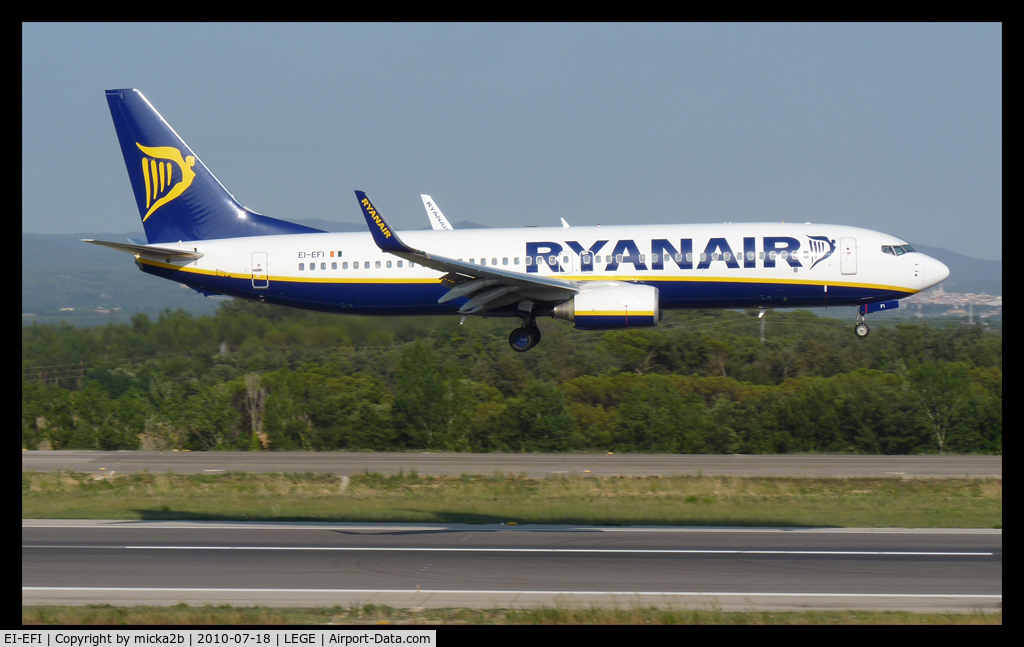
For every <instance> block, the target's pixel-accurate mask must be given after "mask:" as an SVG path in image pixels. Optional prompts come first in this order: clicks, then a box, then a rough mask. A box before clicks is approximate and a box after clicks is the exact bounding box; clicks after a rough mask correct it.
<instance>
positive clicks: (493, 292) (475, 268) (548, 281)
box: [356, 191, 579, 314]
mask: <svg viewBox="0 0 1024 647" xmlns="http://www.w3.org/2000/svg"><path fill="white" fill-rule="evenodd" d="M356 198H357V199H358V200H359V206H360V207H362V210H363V216H364V217H365V218H366V224H367V225H368V226H369V228H370V234H371V235H372V236H373V242H375V243H376V244H377V247H379V248H380V249H381V250H382V251H385V252H388V253H390V254H394V255H395V256H398V257H399V258H404V259H405V260H407V261H410V262H413V263H419V264H420V265H423V266H424V267H429V268H431V269H434V270H438V271H439V272H447V275H446V276H445V277H444V278H443V279H442V281H444V282H446V283H451V286H452V287H451V289H450V290H449V291H448V293H447V294H445V295H444V296H442V297H441V298H440V299H438V303H444V302H446V301H450V300H452V299H455V298H458V297H461V296H470V295H472V296H471V297H470V300H469V301H468V302H466V303H465V304H464V305H463V306H462V307H460V308H459V312H462V313H465V314H481V313H483V312H485V311H487V310H490V309H492V308H497V307H499V306H503V305H508V304H510V303H515V302H517V301H523V300H534V301H550V302H555V303H561V302H562V301H565V300H566V299H569V298H571V297H572V296H573V295H575V294H577V293H578V292H579V287H578V286H577V285H576V283H574V282H573V281H567V280H565V279H558V278H554V277H547V276H530V275H528V274H524V273H522V272H510V271H508V270H502V269H499V268H497V267H488V266H486V265H476V264H474V263H466V262H464V261H460V260H456V259H454V258H447V257H445V256H438V255H437V254H431V253H430V252H427V251H423V250H417V249H414V248H412V247H409V246H408V245H406V244H405V243H403V242H402V241H401V240H400V239H399V238H398V234H396V233H395V230H394V229H392V228H391V225H389V224H388V223H387V221H386V220H384V217H383V216H381V215H380V212H379V211H378V210H377V208H376V207H374V206H373V203H371V202H370V199H369V198H367V197H366V193H365V192H363V191H356Z"/></svg>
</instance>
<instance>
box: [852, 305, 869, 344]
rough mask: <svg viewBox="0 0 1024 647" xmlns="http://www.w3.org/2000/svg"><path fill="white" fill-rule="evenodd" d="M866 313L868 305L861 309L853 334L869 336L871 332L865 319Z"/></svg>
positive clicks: (862, 337)
mask: <svg viewBox="0 0 1024 647" xmlns="http://www.w3.org/2000/svg"><path fill="white" fill-rule="evenodd" d="M865 314H867V306H861V307H860V311H859V312H858V313H857V324H856V325H855V326H854V327H853V334H855V335H857V336H858V337H860V338H861V339H864V338H865V337H867V336H868V333H869V332H871V330H870V329H869V328H868V325H867V323H866V322H865V321H864V315H865Z"/></svg>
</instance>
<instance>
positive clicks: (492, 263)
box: [491, 258, 508, 266]
mask: <svg viewBox="0 0 1024 647" xmlns="http://www.w3.org/2000/svg"><path fill="white" fill-rule="evenodd" d="M491 265H494V266H497V265H498V259H496V258H492V259H491ZM505 265H508V263H505Z"/></svg>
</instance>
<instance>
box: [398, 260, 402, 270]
mask: <svg viewBox="0 0 1024 647" xmlns="http://www.w3.org/2000/svg"><path fill="white" fill-rule="evenodd" d="M398 269H402V261H398Z"/></svg>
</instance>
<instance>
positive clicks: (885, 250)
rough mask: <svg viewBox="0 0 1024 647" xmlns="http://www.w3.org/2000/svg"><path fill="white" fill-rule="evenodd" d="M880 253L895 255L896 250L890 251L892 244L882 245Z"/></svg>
mask: <svg viewBox="0 0 1024 647" xmlns="http://www.w3.org/2000/svg"><path fill="white" fill-rule="evenodd" d="M882 253H883V254H892V255H893V256H895V255H896V252H894V251H892V245H882Z"/></svg>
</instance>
